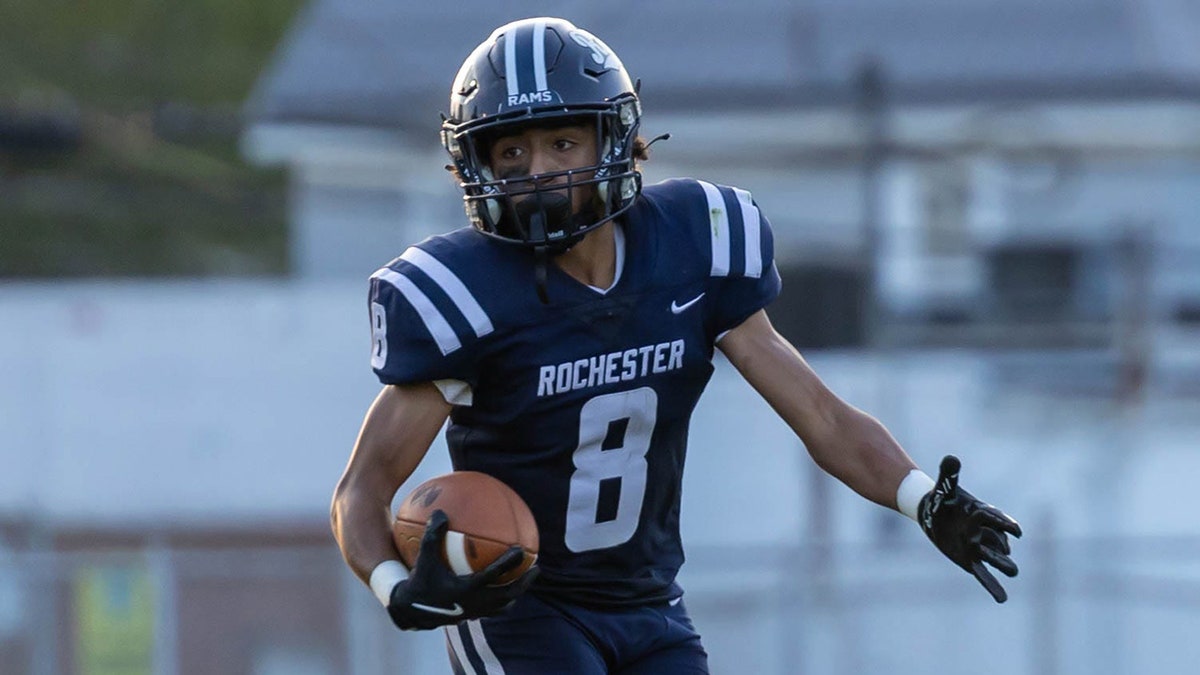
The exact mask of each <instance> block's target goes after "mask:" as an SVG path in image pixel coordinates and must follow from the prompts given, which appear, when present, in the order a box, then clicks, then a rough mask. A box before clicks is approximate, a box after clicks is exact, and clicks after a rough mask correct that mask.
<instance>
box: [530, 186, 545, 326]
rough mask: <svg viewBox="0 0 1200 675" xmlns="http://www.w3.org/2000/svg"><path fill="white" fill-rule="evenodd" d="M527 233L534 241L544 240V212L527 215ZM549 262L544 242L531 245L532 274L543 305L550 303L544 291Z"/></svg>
mask: <svg viewBox="0 0 1200 675" xmlns="http://www.w3.org/2000/svg"><path fill="white" fill-rule="evenodd" d="M529 234H530V235H531V237H532V238H533V239H534V240H535V241H545V240H546V214H545V213H543V212H542V210H541V209H537V210H535V211H534V212H533V213H531V214H530V215H529ZM549 264H550V249H549V247H548V246H546V245H545V244H542V245H540V246H534V247H533V275H534V278H535V279H536V280H537V294H538V299H539V300H541V301H542V304H543V305H548V304H550V295H549V294H548V293H547V292H546V266H547V265H549Z"/></svg>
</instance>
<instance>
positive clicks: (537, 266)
mask: <svg viewBox="0 0 1200 675" xmlns="http://www.w3.org/2000/svg"><path fill="white" fill-rule="evenodd" d="M533 261H534V262H533V274H534V278H536V279H537V294H538V299H539V300H541V301H542V304H543V305H548V304H550V296H549V295H548V294H547V293H546V266H547V265H549V264H550V252H549V251H548V250H547V249H546V247H545V246H537V247H535V248H534V249H533Z"/></svg>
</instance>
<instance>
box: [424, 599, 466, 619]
mask: <svg viewBox="0 0 1200 675" xmlns="http://www.w3.org/2000/svg"><path fill="white" fill-rule="evenodd" d="M412 607H413V608H414V609H419V610H421V611H422V612H432V613H434V614H441V615H443V616H461V615H462V613H463V608H462V605H460V604H458V603H457V602H456V603H454V606H453V607H433V606H430V605H422V604H421V603H419V602H414V603H412Z"/></svg>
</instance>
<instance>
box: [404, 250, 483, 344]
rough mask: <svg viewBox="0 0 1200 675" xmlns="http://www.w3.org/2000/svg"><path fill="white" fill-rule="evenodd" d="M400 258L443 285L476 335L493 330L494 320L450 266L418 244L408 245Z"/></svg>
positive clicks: (479, 335)
mask: <svg viewBox="0 0 1200 675" xmlns="http://www.w3.org/2000/svg"><path fill="white" fill-rule="evenodd" d="M400 259H401V260H406V261H408V262H410V263H412V264H413V265H416V266H417V268H418V269H420V270H421V271H422V272H424V273H425V274H428V275H429V278H430V279H433V281H434V283H436V284H437V285H438V286H441V288H442V290H443V291H445V292H446V295H448V296H450V299H451V300H453V301H454V306H455V307H458V311H460V312H462V314H463V316H464V317H466V318H467V323H470V324H471V328H472V329H473V330H474V331H475V335H476V336H478V337H483V336H484V335H487V334H488V333H490V332H492V330H493V327H492V320H491V319H489V318H488V315H487V312H484V311H483V307H480V306H479V302H478V301H477V300H475V296H474V295H471V291H468V290H467V286H466V284H464V283H463V282H462V279H459V278H458V276H457V275H455V274H454V272H451V271H450V268H449V267H446V266H445V265H443V264H442V262H441V261H440V260H438V259H437V258H435V257H433V256H431V255H429V254H428V253H426V252H425V251H423V250H421V249H419V248H417V247H416V246H410V247H408V250H407V251H405V252H404V254H403V255H401V256H400Z"/></svg>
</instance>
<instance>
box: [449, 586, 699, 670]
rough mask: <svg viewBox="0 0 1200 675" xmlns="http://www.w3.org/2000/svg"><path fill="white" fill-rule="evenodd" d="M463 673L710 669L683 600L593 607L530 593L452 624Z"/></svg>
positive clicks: (452, 647) (456, 664)
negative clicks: (494, 612) (497, 611)
mask: <svg viewBox="0 0 1200 675" xmlns="http://www.w3.org/2000/svg"><path fill="white" fill-rule="evenodd" d="M446 643H447V648H448V649H449V651H450V664H451V665H452V666H453V668H454V672H455V673H456V674H457V675H501V674H504V675H563V674H564V673H571V674H572V675H607V674H612V675H618V674H619V675H704V674H707V673H708V655H707V653H705V651H704V647H703V646H701V644H700V635H699V634H697V633H696V629H695V628H694V627H693V626H692V620H691V619H689V618H688V615H687V610H686V609H685V608H684V606H683V603H682V602H676V603H675V604H674V605H669V604H667V603H662V604H659V605H651V606H648V607H631V608H627V609H610V610H593V609H585V608H582V607H578V606H575V605H566V604H560V603H557V602H550V601H546V600H542V599H540V598H537V597H536V596H534V595H531V594H526V595H524V596H522V597H521V598H520V599H519V600H517V603H516V604H515V605H513V606H512V608H510V609H509V610H508V611H507V612H505V613H504V614H502V615H500V616H495V617H489V618H486V619H477V620H472V621H464V622H462V623H460V624H458V625H456V626H449V627H447V628H446Z"/></svg>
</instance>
